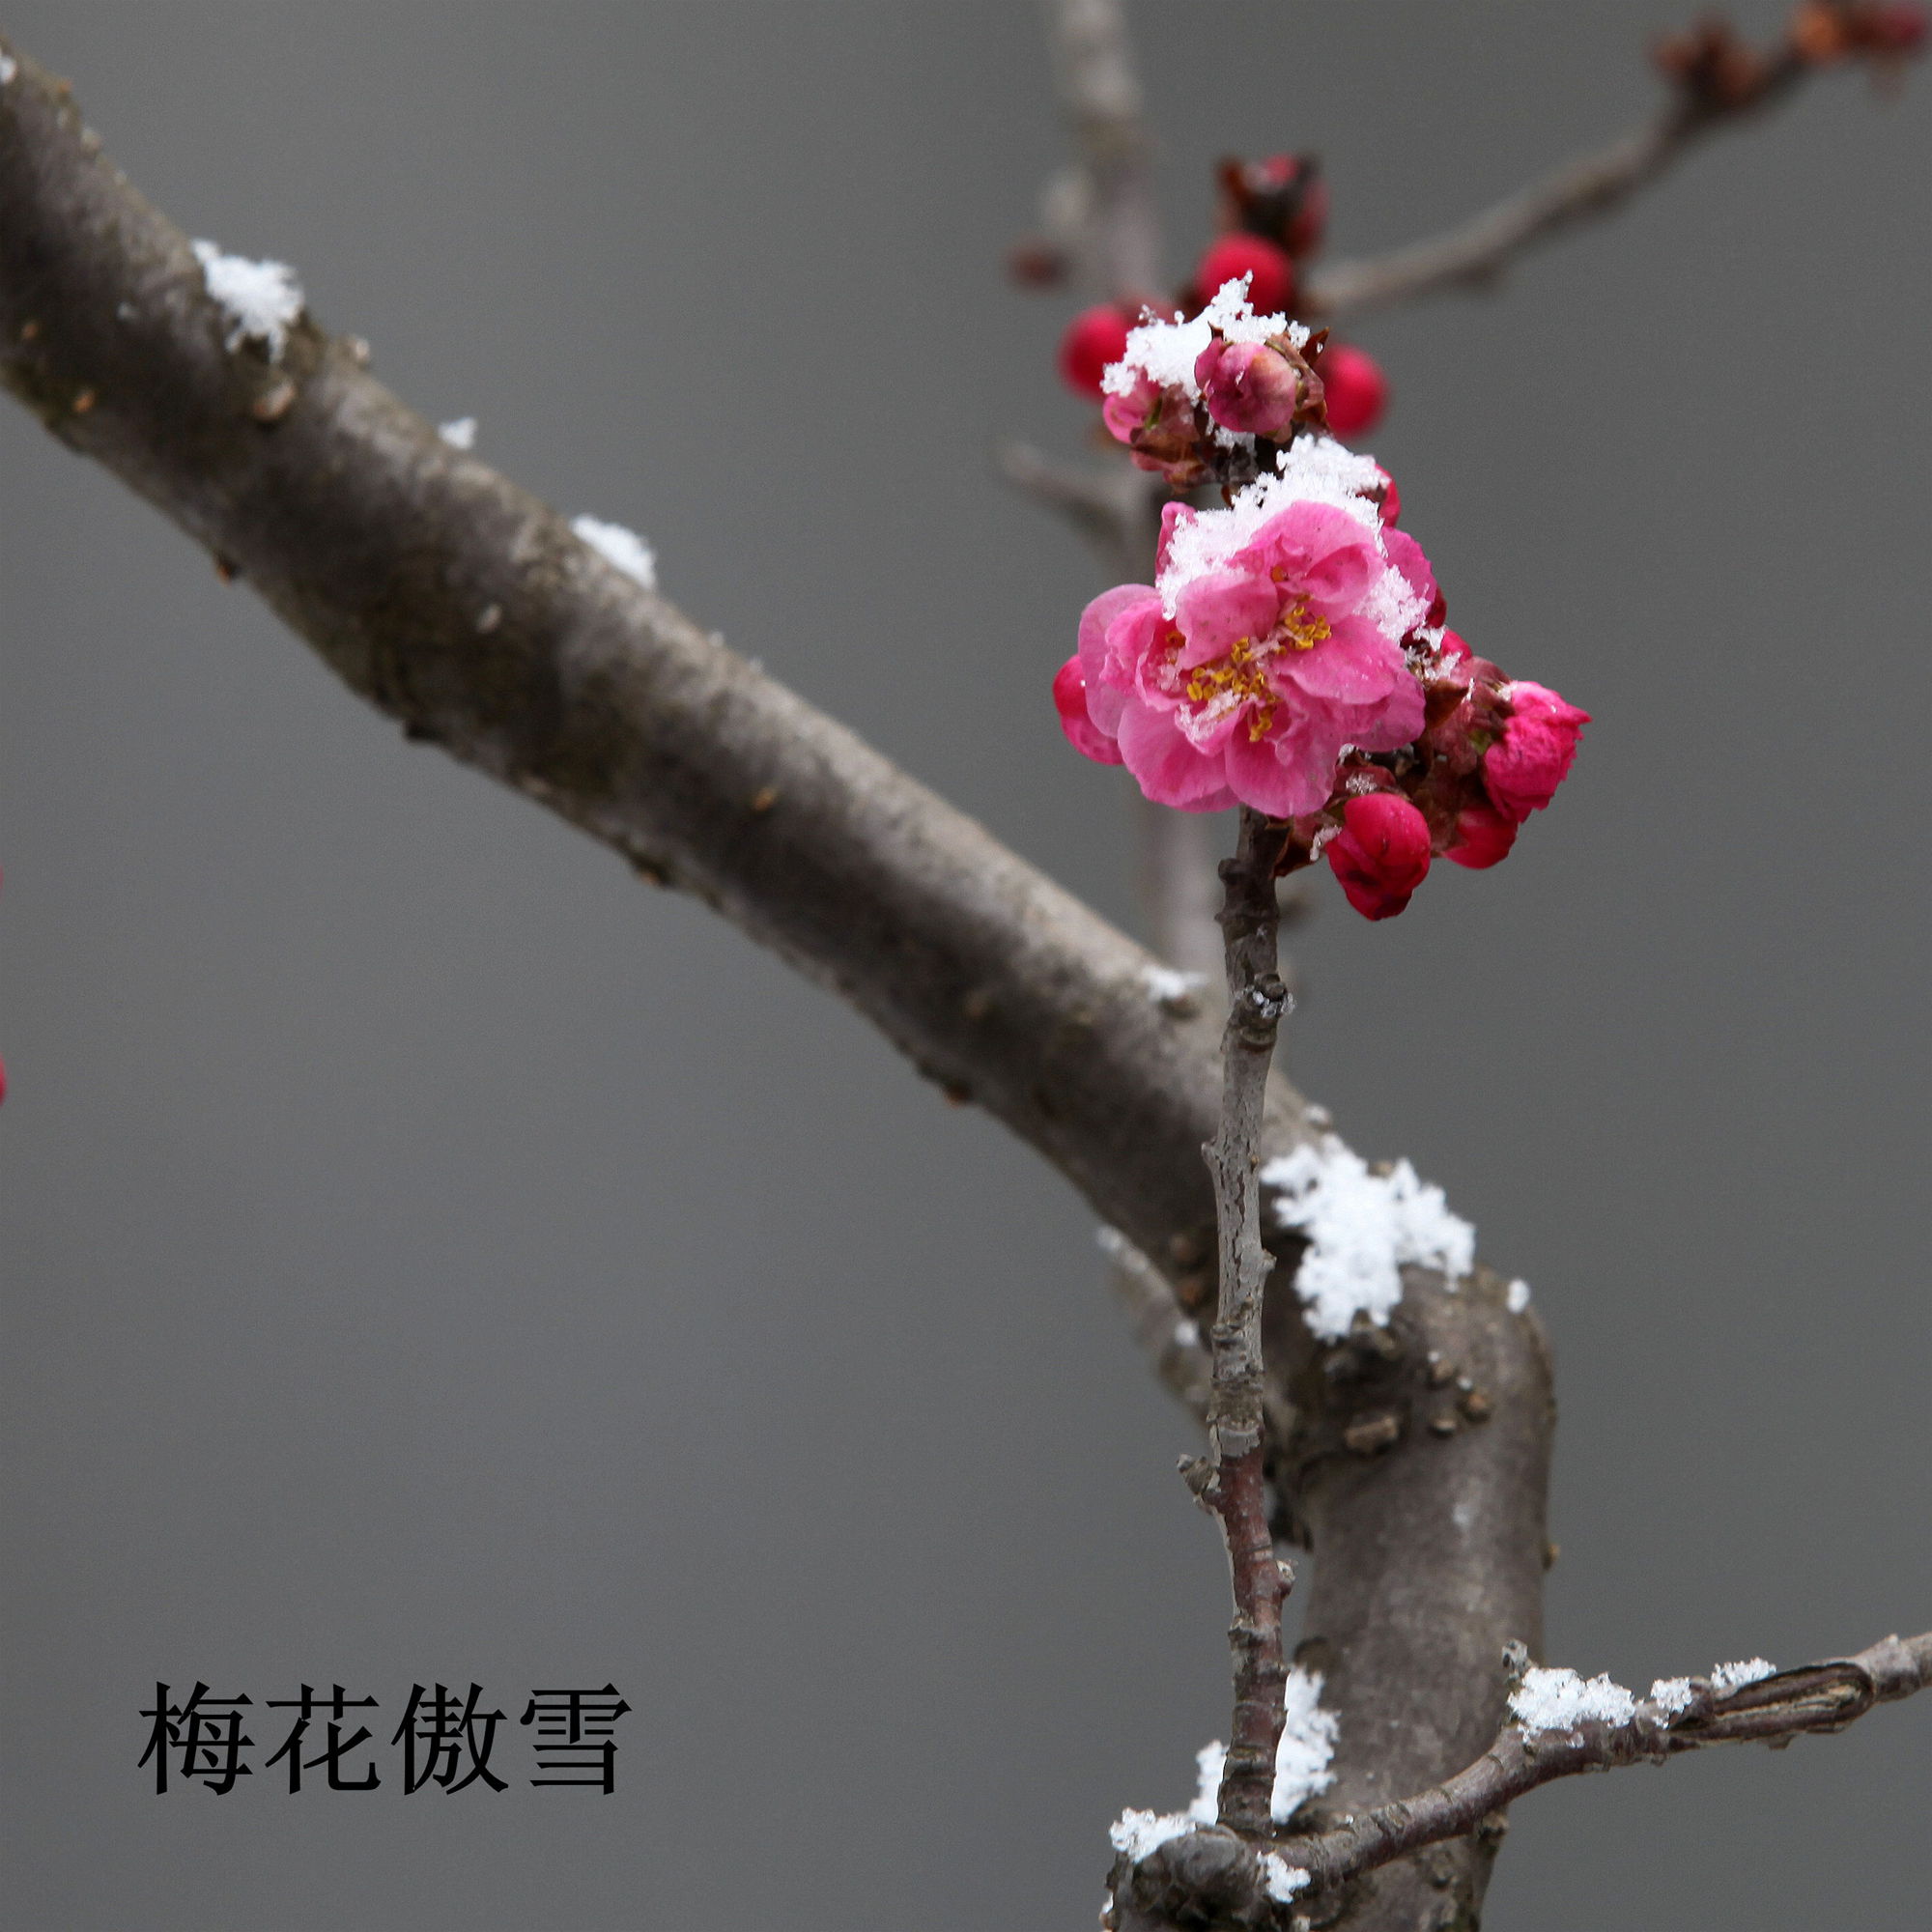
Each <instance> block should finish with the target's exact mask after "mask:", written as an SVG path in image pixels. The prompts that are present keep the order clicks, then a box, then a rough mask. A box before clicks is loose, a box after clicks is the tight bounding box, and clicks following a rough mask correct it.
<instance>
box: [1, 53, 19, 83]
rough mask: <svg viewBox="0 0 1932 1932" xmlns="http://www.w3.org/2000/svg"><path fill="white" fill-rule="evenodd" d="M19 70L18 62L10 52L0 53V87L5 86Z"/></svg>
mask: <svg viewBox="0 0 1932 1932" xmlns="http://www.w3.org/2000/svg"><path fill="white" fill-rule="evenodd" d="M19 71H20V63H19V62H18V61H16V60H15V59H14V56H13V55H12V54H0V87H5V86H6V85H7V83H8V82H9V81H10V80H12V79H13V78H14V75H15V74H16V73H18V72H19Z"/></svg>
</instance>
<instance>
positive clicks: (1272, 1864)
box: [1262, 1852, 1308, 1905]
mask: <svg viewBox="0 0 1932 1932" xmlns="http://www.w3.org/2000/svg"><path fill="white" fill-rule="evenodd" d="M1262 1879H1263V1882H1264V1884H1265V1886H1266V1887H1267V1895H1268V1896H1269V1897H1270V1898H1271V1899H1273V1900H1274V1902H1275V1903H1276V1904H1277V1905H1286V1904H1287V1903H1288V1902H1289V1901H1290V1900H1291V1899H1292V1898H1293V1896H1294V1894H1295V1893H1296V1892H1297V1891H1299V1890H1300V1889H1301V1888H1302V1887H1303V1886H1305V1885H1306V1884H1307V1883H1308V1874H1307V1873H1306V1872H1305V1871H1303V1870H1302V1869H1301V1867H1300V1866H1299V1865H1292V1864H1290V1863H1289V1861H1287V1860H1286V1859H1285V1858H1283V1857H1282V1855H1281V1854H1280V1853H1279V1852H1264V1853H1263V1854H1262Z"/></svg>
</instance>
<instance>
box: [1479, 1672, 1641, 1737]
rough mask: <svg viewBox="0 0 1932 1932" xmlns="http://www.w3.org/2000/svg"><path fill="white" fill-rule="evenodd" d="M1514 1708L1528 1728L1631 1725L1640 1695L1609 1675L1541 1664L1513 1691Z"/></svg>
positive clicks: (1520, 1721)
mask: <svg viewBox="0 0 1932 1932" xmlns="http://www.w3.org/2000/svg"><path fill="white" fill-rule="evenodd" d="M1510 1711H1511V1713H1512V1715H1513V1716H1514V1717H1515V1718H1516V1719H1517V1721H1518V1722H1519V1723H1520V1724H1521V1725H1522V1727H1523V1729H1524V1730H1526V1731H1568V1730H1573V1729H1575V1727H1576V1726H1577V1725H1578V1724H1593V1723H1595V1724H1627V1723H1629V1722H1630V1720H1631V1719H1633V1718H1634V1717H1635V1716H1636V1698H1635V1696H1634V1694H1633V1693H1632V1692H1630V1691H1629V1690H1625V1689H1624V1687H1623V1686H1622V1685H1621V1684H1613V1683H1611V1681H1610V1680H1609V1678H1607V1677H1590V1678H1584V1677H1579V1676H1578V1675H1577V1673H1576V1671H1574V1670H1568V1669H1561V1668H1559V1669H1554V1670H1546V1669H1544V1668H1542V1667H1541V1666H1540V1665H1539V1666H1538V1667H1537V1668H1535V1669H1533V1670H1529V1671H1526V1672H1525V1673H1524V1675H1523V1680H1522V1682H1521V1683H1520V1684H1519V1685H1518V1686H1517V1688H1516V1689H1515V1690H1512V1691H1511V1692H1510Z"/></svg>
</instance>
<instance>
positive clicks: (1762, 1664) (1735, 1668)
mask: <svg viewBox="0 0 1932 1932" xmlns="http://www.w3.org/2000/svg"><path fill="white" fill-rule="evenodd" d="M1776 1675H1777V1665H1776V1664H1775V1663H1772V1662H1767V1660H1765V1659H1764V1658H1762V1657H1753V1658H1752V1659H1751V1660H1750V1661H1749V1662H1747V1663H1720V1664H1719V1665H1718V1667H1717V1668H1716V1669H1715V1670H1714V1671H1712V1673H1711V1689H1712V1690H1715V1691H1716V1692H1717V1693H1718V1695H1719V1697H1728V1696H1729V1695H1730V1694H1731V1692H1732V1691H1733V1690H1743V1689H1744V1688H1745V1686H1746V1685H1747V1684H1755V1683H1757V1682H1759V1681H1760V1679H1762V1678H1766V1677H1776Z"/></svg>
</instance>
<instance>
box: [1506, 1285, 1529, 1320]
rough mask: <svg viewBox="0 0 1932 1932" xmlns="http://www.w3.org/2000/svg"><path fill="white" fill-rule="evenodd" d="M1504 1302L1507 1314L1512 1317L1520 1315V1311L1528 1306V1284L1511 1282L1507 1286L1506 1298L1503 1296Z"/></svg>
mask: <svg viewBox="0 0 1932 1932" xmlns="http://www.w3.org/2000/svg"><path fill="white" fill-rule="evenodd" d="M1505 1300H1506V1301H1507V1303H1508V1305H1509V1312H1510V1313H1511V1314H1512V1315H1520V1314H1521V1313H1522V1311H1523V1310H1524V1309H1525V1308H1527V1307H1528V1306H1529V1284H1528V1282H1526V1281H1513V1282H1511V1283H1510V1285H1509V1293H1508V1295H1507V1296H1505Z"/></svg>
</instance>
